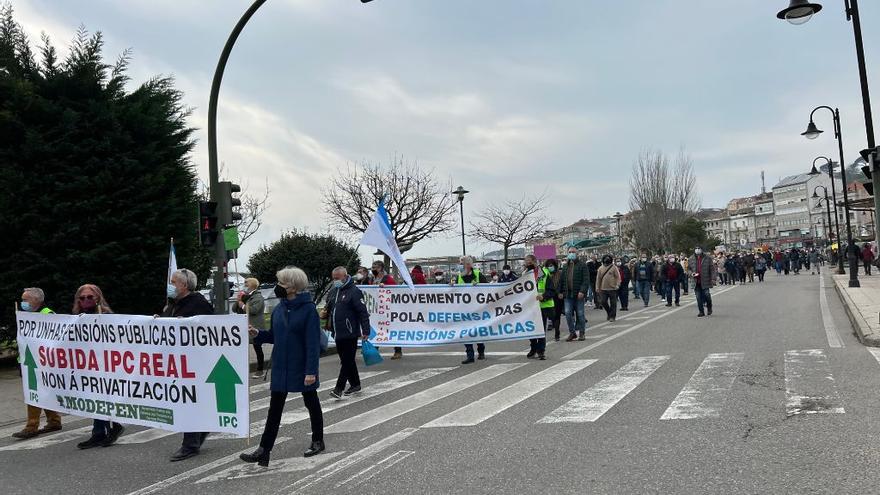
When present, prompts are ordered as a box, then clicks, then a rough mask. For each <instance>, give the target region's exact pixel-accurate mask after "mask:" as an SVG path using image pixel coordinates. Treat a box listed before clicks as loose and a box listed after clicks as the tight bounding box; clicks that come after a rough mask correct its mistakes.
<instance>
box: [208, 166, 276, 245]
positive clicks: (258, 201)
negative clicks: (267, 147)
mask: <svg viewBox="0 0 880 495" xmlns="http://www.w3.org/2000/svg"><path fill="white" fill-rule="evenodd" d="M220 180H221V181H226V180H230V179H229V178H228V176H227V170H226V165H225V164H224V163H221V164H220ZM232 182H235V183H236V184H239V185H240V186H241V193H240V194H239V195H238V198H239V199H240V200H241V206H240V207H239V208H238V212H239V213H241V220H239V221H237V222H235V226H236V227H237V228H238V237H239V242H240V243H241V244H244V243H245V241H247V240H248V239H250V238H251V237H252V236H253V235H254V234H256V233H257V231H258V230H260V227H262V226H263V214H264V213H266V208H268V207H269V178H268V177H267V178H266V187H265V189H264V190H263V191H262V192H260V193H258V194H254V193H251V192H250V187H249V185H248V184H246V183H245V184H242V183H241V181H240V180H238V179H233V180H232ZM200 189H201V190H200V191H199V196H200V197H201V199H202V200H203V201H207V200H208V198H209V197H210V192H209V191H210V188H209V187H208V184H207V183H206V182H204V181H202V182H201V188H200Z"/></svg>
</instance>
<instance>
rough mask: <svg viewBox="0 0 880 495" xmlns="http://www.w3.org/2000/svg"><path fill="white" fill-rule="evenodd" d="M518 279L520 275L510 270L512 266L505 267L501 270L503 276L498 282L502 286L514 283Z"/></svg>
mask: <svg viewBox="0 0 880 495" xmlns="http://www.w3.org/2000/svg"><path fill="white" fill-rule="evenodd" d="M517 277H518V275H517V274H516V273H514V272H513V270H511V269H510V265H504V267H503V268H501V276H499V277H498V281H499V282H501V283H502V284H506V283H509V282H513V281H514V280H516V279H517Z"/></svg>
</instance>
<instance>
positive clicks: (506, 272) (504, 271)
mask: <svg viewBox="0 0 880 495" xmlns="http://www.w3.org/2000/svg"><path fill="white" fill-rule="evenodd" d="M501 271H502V273H504V274H505V275H510V270H501Z"/></svg>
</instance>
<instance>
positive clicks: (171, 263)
mask: <svg viewBox="0 0 880 495" xmlns="http://www.w3.org/2000/svg"><path fill="white" fill-rule="evenodd" d="M176 271H177V255H176V254H175V253H174V239H173V238H172V239H171V252H170V253H169V254H168V284H169V285H170V284H171V275H172V274H173V273H174V272H176Z"/></svg>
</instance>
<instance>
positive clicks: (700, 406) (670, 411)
mask: <svg viewBox="0 0 880 495" xmlns="http://www.w3.org/2000/svg"><path fill="white" fill-rule="evenodd" d="M744 357H745V354H743V353H741V352H732V353H723V354H709V356H708V357H706V359H704V360H703V362H702V363H701V364H700V367H699V368H697V371H695V372H694V375H693V376H692V377H691V379H690V380H688V382H687V385H685V386H684V388H683V389H682V390H681V392H679V394H678V396H677V397H676V398H675V400H673V401H672V404H670V405H669V408H667V409H666V412H664V413H663V416H661V417H660V419H696V418H718V417H720V416H721V407H722V405H723V404H724V400H725V398H726V397H727V394H728V392H730V389H731V387H733V382H734V381H735V380H736V374H737V372H738V371H739V368H740V366H741V365H742V362H743V358H744Z"/></svg>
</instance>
